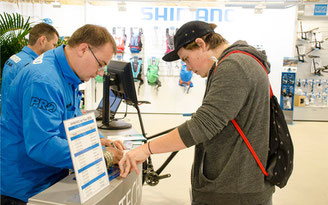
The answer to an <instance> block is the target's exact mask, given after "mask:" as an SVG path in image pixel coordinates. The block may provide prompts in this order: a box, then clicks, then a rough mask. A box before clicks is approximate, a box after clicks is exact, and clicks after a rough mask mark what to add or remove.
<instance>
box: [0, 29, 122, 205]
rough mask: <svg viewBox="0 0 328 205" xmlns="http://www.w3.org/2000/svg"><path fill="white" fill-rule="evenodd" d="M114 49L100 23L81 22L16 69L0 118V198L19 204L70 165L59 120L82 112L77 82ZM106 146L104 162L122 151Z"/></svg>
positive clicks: (98, 71)
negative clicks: (65, 41) (61, 40)
mask: <svg viewBox="0 0 328 205" xmlns="http://www.w3.org/2000/svg"><path fill="white" fill-rule="evenodd" d="M115 53H116V44H115V41H114V39H113V37H112V36H111V35H110V34H109V32H108V31H107V30H106V28H103V27H100V26H95V25H85V26H83V27H81V28H79V29H78V30H76V31H75V32H74V33H73V35H72V36H71V38H70V39H69V41H68V44H67V46H64V45H63V46H60V47H58V48H56V49H53V50H49V51H47V52H45V53H44V54H42V55H40V56H39V57H38V58H36V59H35V60H34V61H33V62H31V63H30V64H29V65H27V66H26V67H24V68H23V69H22V70H21V72H19V73H18V75H17V77H16V78H15V79H14V80H13V82H12V83H11V86H10V88H9V91H8V100H9V101H10V102H11V103H10V104H9V103H8V105H7V109H8V111H6V112H5V113H3V114H2V115H1V118H0V126H1V127H0V129H1V185H0V189H1V200H2V202H3V201H8V202H4V203H7V204H8V203H12V204H25V203H26V202H27V201H28V199H29V198H30V197H32V196H34V195H35V194H37V193H39V192H41V191H43V190H44V189H46V188H48V187H49V186H51V185H52V184H54V183H56V182H58V181H59V180H61V179H62V178H63V177H65V176H66V174H67V169H73V164H72V159H71V155H70V149H69V146H68V142H67V139H66V134H65V129H64V125H63V120H66V119H70V118H73V117H76V116H79V115H81V114H82V113H81V111H80V109H79V104H80V100H81V92H80V91H79V84H81V83H82V82H83V81H88V80H89V79H90V78H94V77H96V76H97V75H98V74H99V75H103V74H104V70H103V67H104V66H106V65H107V64H108V63H109V61H110V60H111V58H112V56H113V54H115ZM101 142H102V145H108V144H109V143H110V142H109V141H108V140H105V139H102V140H101ZM115 145H116V146H117V147H119V148H120V147H121V149H123V147H122V144H120V143H118V142H116V144H115ZM106 149H107V151H108V152H110V154H111V155H112V156H113V157H112V159H113V160H112V161H111V162H108V163H109V164H115V163H117V162H118V161H119V160H120V158H121V157H122V155H123V152H122V151H121V150H117V149H114V148H109V147H107V148H106Z"/></svg>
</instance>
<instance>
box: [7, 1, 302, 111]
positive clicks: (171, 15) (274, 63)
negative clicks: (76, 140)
mask: <svg viewBox="0 0 328 205" xmlns="http://www.w3.org/2000/svg"><path fill="white" fill-rule="evenodd" d="M81 2H82V1H81ZM83 2H84V1H83ZM83 2H82V3H81V4H79V5H61V7H59V8H58V7H54V6H53V5H52V4H37V3H34V4H33V5H30V6H32V7H34V10H33V9H31V10H29V9H25V8H26V7H27V6H26V5H24V6H23V4H20V5H19V7H17V4H13V3H8V2H1V4H2V6H3V7H4V11H7V10H8V11H10V12H13V11H16V12H20V13H23V15H25V16H32V17H33V18H35V19H39V20H41V19H43V18H51V19H52V20H53V25H54V26H55V27H56V28H57V29H58V31H59V33H60V35H63V36H70V35H71V34H72V33H73V31H75V30H76V29H77V28H78V27H80V26H82V25H83V24H85V23H91V24H98V25H102V26H104V27H106V28H108V30H109V31H112V29H113V28H114V27H125V28H126V29H125V30H126V35H127V39H126V40H127V43H126V50H125V53H124V57H123V58H124V59H123V60H125V61H129V59H130V58H132V57H133V54H132V53H131V52H129V49H128V44H129V42H130V28H134V27H140V28H142V29H143V35H142V43H143V49H142V51H141V52H140V53H139V54H138V58H142V59H143V64H144V65H143V67H144V68H147V67H148V65H147V59H149V58H152V57H156V58H160V59H161V58H162V56H163V55H164V54H165V52H166V50H167V45H166V39H167V37H166V29H167V28H175V29H176V28H179V27H180V26H181V25H182V24H184V23H185V22H187V21H190V20H202V21H207V22H209V23H215V24H217V26H218V27H217V29H216V32H218V33H220V34H222V35H223V36H224V37H225V38H226V39H227V40H228V41H229V43H231V44H232V43H234V42H235V41H236V40H246V41H247V42H248V43H249V44H251V45H253V46H256V47H261V48H262V49H264V50H266V53H267V55H268V58H269V61H270V63H271V73H270V75H269V77H270V81H271V83H272V88H273V91H274V93H276V94H277V93H279V91H280V76H281V71H282V62H283V57H284V56H292V55H293V52H294V47H295V45H294V43H293V42H294V37H295V35H294V34H295V30H296V24H295V20H296V8H295V7H291V8H286V9H264V10H263V12H262V13H261V14H258V13H255V12H254V9H245V8H237V7H222V6H220V5H218V6H217V7H215V6H212V7H198V8H194V7H193V8H190V7H186V6H179V5H177V6H172V5H167V6H166V5H165V4H164V5H163V4H161V5H157V4H151V5H150V6H149V5H146V4H145V3H142V2H126V3H125V5H124V9H122V8H121V7H120V6H118V3H116V2H98V3H97V2H91V3H83ZM180 67H181V63H180V62H176V63H166V62H164V61H162V60H161V61H160V62H159V74H160V78H166V77H173V76H174V78H177V83H176V84H174V85H172V86H175V88H176V89H180V88H179V87H178V75H179V71H180ZM145 73H146V69H144V70H143V74H145ZM168 81H170V80H168ZM198 81H200V82H199V83H197V82H198ZM163 82H166V81H165V80H163ZM194 84H195V85H194V87H193V88H192V89H191V92H189V94H188V95H191V96H193V98H194V99H198V98H202V97H201V96H202V94H203V91H199V92H198V89H199V90H202V88H203V87H204V84H205V80H204V79H199V80H197V79H196V80H195V82H194ZM147 86H148V85H147V83H146V84H144V85H143V87H141V88H140V89H141V91H140V95H141V94H142V93H143V91H142V89H145V90H147V89H148V88H147ZM170 86H171V85H169V86H168V87H170ZM164 87H165V86H164V85H163V87H162V88H164ZM162 90H163V89H162ZM192 90H194V91H195V92H193V91H192ZM196 90H197V91H196ZM162 93H164V92H162ZM154 95H155V96H152V98H157V99H160V98H161V97H160V96H161V88H160V89H159V91H158V92H157V93H155V94H154ZM183 95H187V94H183ZM156 96H157V97H156ZM277 97H279V96H278V95H277ZM147 98H149V96H140V97H139V99H145V100H147ZM183 99H184V98H183ZM98 101H99V99H98ZM155 101H157V100H154V102H155ZM176 101H179V102H180V101H181V97H180V96H179V97H175V96H174V95H172V100H171V103H169V104H168V105H167V106H165V107H175V106H174V105H173V104H174V102H176ZM96 102H97V100H96V101H95V105H96V104H97V103H96ZM159 102H161V101H160V100H159ZM200 102H201V99H200ZM196 104H197V103H196ZM198 105H199V104H197V105H195V106H194V107H192V108H190V110H193V111H194V110H196V108H197V106H198ZM152 107H153V108H150V109H149V110H153V109H154V110H155V109H156V110H157V111H158V112H168V110H167V108H165V107H164V106H157V105H154V104H152ZM141 109H142V107H141ZM188 110H189V109H188ZM170 111H172V110H171V109H170ZM184 111H186V110H184V108H182V109H181V108H177V109H174V110H173V112H184Z"/></svg>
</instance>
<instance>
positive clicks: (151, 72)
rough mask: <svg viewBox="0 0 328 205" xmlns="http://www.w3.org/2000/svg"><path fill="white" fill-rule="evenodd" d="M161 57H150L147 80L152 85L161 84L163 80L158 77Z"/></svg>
mask: <svg viewBox="0 0 328 205" xmlns="http://www.w3.org/2000/svg"><path fill="white" fill-rule="evenodd" d="M158 64H159V59H158V58H155V57H153V58H152V59H148V69H147V81H148V84H150V85H157V86H158V87H160V86H161V81H159V79H158V77H159V75H158V70H159V67H158Z"/></svg>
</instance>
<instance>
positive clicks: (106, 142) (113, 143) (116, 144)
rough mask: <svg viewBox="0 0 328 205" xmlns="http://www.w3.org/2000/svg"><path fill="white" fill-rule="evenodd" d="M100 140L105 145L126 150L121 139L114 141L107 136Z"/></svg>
mask: <svg viewBox="0 0 328 205" xmlns="http://www.w3.org/2000/svg"><path fill="white" fill-rule="evenodd" d="M100 142H101V145H102V146H105V147H114V148H117V149H119V150H125V147H124V145H123V142H122V141H120V140H116V141H112V140H109V139H106V138H100Z"/></svg>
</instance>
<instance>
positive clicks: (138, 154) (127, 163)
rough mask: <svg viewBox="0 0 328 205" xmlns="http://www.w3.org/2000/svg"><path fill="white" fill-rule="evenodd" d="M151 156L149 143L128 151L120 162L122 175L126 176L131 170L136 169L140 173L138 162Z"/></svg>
mask: <svg viewBox="0 0 328 205" xmlns="http://www.w3.org/2000/svg"><path fill="white" fill-rule="evenodd" d="M149 156H150V152H149V150H148V148H147V144H144V145H142V146H140V147H138V148H136V149H133V150H130V151H129V152H127V153H126V154H125V155H124V156H123V158H122V159H121V161H120V163H119V166H120V172H121V174H120V176H121V177H123V178H125V177H126V176H127V175H128V174H129V173H130V171H131V170H135V171H136V173H137V174H139V170H138V167H137V164H140V163H142V162H144V161H145V160H146V159H148V157H149Z"/></svg>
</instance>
